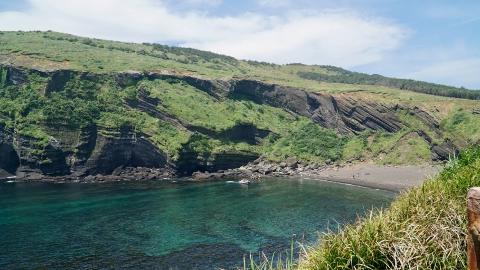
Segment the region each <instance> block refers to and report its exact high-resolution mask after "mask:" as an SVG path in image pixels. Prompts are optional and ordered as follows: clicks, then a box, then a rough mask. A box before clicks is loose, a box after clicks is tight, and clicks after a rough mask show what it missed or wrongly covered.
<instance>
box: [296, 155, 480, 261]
mask: <svg viewBox="0 0 480 270" xmlns="http://www.w3.org/2000/svg"><path fill="white" fill-rule="evenodd" d="M474 186H480V148H479V147H477V148H475V149H470V150H467V151H465V152H463V153H462V154H461V155H460V157H458V158H457V159H454V160H452V161H451V162H450V163H449V164H448V165H447V166H446V168H445V169H444V171H443V172H442V173H441V174H440V175H439V176H438V177H437V178H436V179H433V180H430V181H427V182H426V183H425V184H424V185H423V186H421V187H418V188H415V189H412V190H411V191H409V192H407V193H405V194H403V195H401V196H400V197H399V198H398V199H397V200H396V201H395V202H394V203H393V204H392V205H391V207H390V208H389V209H388V210H384V211H380V212H377V213H372V214H371V215H370V216H368V217H366V218H365V219H363V220H361V221H359V222H358V223H357V224H353V225H349V226H346V227H345V228H343V229H342V230H341V231H340V232H338V233H330V234H327V235H325V236H324V237H323V238H322V239H321V244H320V246H318V247H316V248H312V249H311V250H309V251H308V252H307V255H306V257H305V259H303V260H302V262H301V263H300V266H299V268H300V269H466V252H465V249H466V242H465V236H466V235H465V232H466V217H465V213H466V207H465V197H466V194H467V191H468V189H469V188H471V187H474Z"/></svg>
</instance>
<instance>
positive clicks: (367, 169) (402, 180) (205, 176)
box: [0, 163, 443, 193]
mask: <svg viewBox="0 0 480 270" xmlns="http://www.w3.org/2000/svg"><path fill="white" fill-rule="evenodd" d="M442 168H443V166H441V165H419V166H414V165H408V166H407V165H403V166H387V165H376V164H373V163H355V164H347V165H343V166H336V165H330V166H325V167H322V168H317V169H314V170H308V169H307V170H300V171H294V172H290V173H278V172H275V171H274V172H271V173H261V174H260V173H258V172H256V173H255V172H251V171H249V170H245V169H242V168H239V169H235V170H231V171H225V172H217V173H195V174H193V175H192V176H191V177H180V178H175V177H158V178H141V177H140V178H135V177H121V176H120V177H119V176H117V177H112V176H108V175H105V176H101V177H95V178H93V177H91V176H90V177H88V176H87V177H75V178H74V179H73V178H72V177H68V176H67V177H54V178H50V177H45V178H37V179H35V180H32V179H28V178H10V179H5V178H4V179H1V180H0V182H1V183H28V182H37V183H39V182H43V183H112V182H136V181H138V182H141V181H146V180H153V181H178V182H184V183H185V182H191V183H201V182H212V181H223V180H232V179H234V180H240V179H248V180H251V181H261V178H277V177H278V178H291V179H302V178H303V179H308V180H313V181H324V182H331V183H338V184H347V185H353V186H359V187H364V188H371V189H378V190H385V191H390V192H394V193H400V192H402V191H404V190H407V189H409V188H412V187H415V186H419V185H421V184H422V183H423V182H424V181H426V180H428V179H430V178H432V177H434V176H435V175H436V174H438V173H439V172H440V171H441V170H442Z"/></svg>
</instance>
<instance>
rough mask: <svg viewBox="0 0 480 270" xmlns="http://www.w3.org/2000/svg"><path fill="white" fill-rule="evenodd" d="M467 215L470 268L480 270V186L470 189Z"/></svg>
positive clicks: (470, 269) (469, 269)
mask: <svg viewBox="0 0 480 270" xmlns="http://www.w3.org/2000/svg"><path fill="white" fill-rule="evenodd" d="M467 216H468V224H467V226H468V227H467V229H468V235H467V258H468V270H480V187H475V188H471V189H470V190H469V191H468V195H467Z"/></svg>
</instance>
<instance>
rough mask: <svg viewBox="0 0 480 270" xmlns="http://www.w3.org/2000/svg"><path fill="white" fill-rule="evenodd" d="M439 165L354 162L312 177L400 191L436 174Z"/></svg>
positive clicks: (417, 184)
mask: <svg viewBox="0 0 480 270" xmlns="http://www.w3.org/2000/svg"><path fill="white" fill-rule="evenodd" d="M442 168H443V167H442V166H440V165H421V166H383V165H376V164H354V165H348V166H344V167H339V168H327V169H325V170H323V171H321V172H320V173H318V174H317V175H316V176H315V177H314V178H315V179H318V180H323V181H331V182H339V183H345V184H352V185H358V186H364V187H370V188H377V189H385V190H390V191H394V192H400V191H403V190H406V189H408V188H411V187H414V186H419V185H421V184H422V183H423V182H424V181H425V180H427V179H430V178H432V177H434V176H435V175H437V174H438V173H439V172H440V171H441V170H442Z"/></svg>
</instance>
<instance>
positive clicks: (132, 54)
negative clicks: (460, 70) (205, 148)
mask: <svg viewBox="0 0 480 270" xmlns="http://www.w3.org/2000/svg"><path fill="white" fill-rule="evenodd" d="M0 33H2V35H0V62H3V63H11V64H14V65H18V66H25V67H33V68H37V69H40V70H52V69H73V70H82V71H92V72H98V73H108V72H116V71H126V70H138V71H168V72H173V73H180V74H194V75H197V76H205V77H208V78H212V79H220V78H222V79H229V78H253V79H257V80H260V81H264V82H268V83H276V84H280V85H285V86H292V87H297V88H303V89H307V90H310V91H323V92H325V91H326V92H366V93H374V94H375V95H378V96H381V95H385V94H386V95H393V96H395V98H400V99H404V100H410V99H411V100H412V101H414V102H417V100H422V99H424V98H422V97H423V96H422V95H421V94H417V93H414V92H413V91H415V92H420V93H427V94H434V95H440V96H452V97H462V98H471V99H478V97H479V94H478V92H475V91H470V90H466V89H461V88H455V87H448V86H442V85H436V84H429V83H423V82H417V81H411V80H401V79H391V78H386V77H382V76H379V75H367V74H361V73H354V72H349V71H346V70H343V69H340V68H335V67H330V66H307V65H302V64H290V65H274V64H270V63H262V62H255V61H240V60H237V59H234V58H232V57H229V56H224V55H219V54H215V53H211V52H205V51H199V50H195V49H190V48H179V47H171V46H165V45H158V44H148V43H144V44H138V43H122V42H116V41H108V40H100V39H89V38H83V37H78V36H73V35H68V34H62V33H56V32H51V31H49V32H40V31H36V32H0ZM392 90H393V91H392ZM405 90H409V91H407V94H405V93H404V92H406V91H405ZM410 91H412V92H410ZM429 99H430V100H431V99H432V97H429Z"/></svg>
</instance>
